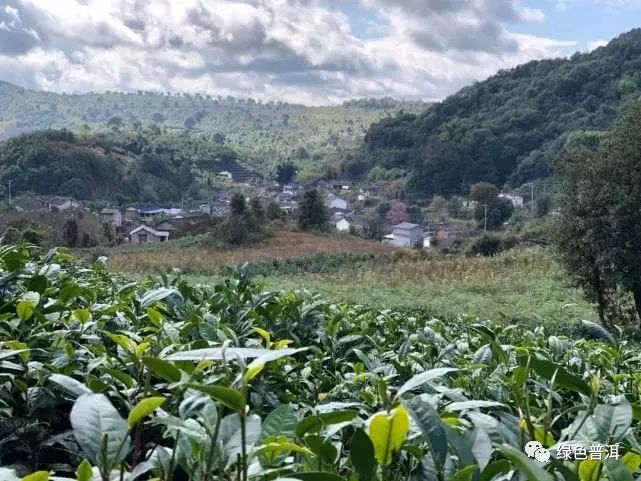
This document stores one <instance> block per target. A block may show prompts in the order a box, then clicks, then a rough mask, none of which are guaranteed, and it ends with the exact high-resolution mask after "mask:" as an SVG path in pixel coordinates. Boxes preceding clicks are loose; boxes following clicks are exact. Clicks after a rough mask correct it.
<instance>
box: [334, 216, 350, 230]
mask: <svg viewBox="0 0 641 481" xmlns="http://www.w3.org/2000/svg"><path fill="white" fill-rule="evenodd" d="M350 227H351V224H350V222H349V221H348V220H347V219H345V218H343V219H341V220H339V221H338V222H336V230H337V231H339V232H349V228H350Z"/></svg>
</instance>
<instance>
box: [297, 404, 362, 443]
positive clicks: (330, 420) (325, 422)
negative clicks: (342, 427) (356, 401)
mask: <svg viewBox="0 0 641 481" xmlns="http://www.w3.org/2000/svg"><path fill="white" fill-rule="evenodd" d="M356 416H358V411H357V410H355V409H343V410H340V411H332V412H328V413H320V414H315V415H312V416H308V417H306V418H304V419H303V420H302V421H301V422H299V423H298V425H297V426H296V436H298V437H299V438H301V437H303V436H304V435H305V434H307V433H313V432H316V433H317V432H319V431H320V429H321V428H322V427H324V426H329V425H332V424H340V423H346V422H349V421H351V420H352V419H354V418H355V417H356Z"/></svg>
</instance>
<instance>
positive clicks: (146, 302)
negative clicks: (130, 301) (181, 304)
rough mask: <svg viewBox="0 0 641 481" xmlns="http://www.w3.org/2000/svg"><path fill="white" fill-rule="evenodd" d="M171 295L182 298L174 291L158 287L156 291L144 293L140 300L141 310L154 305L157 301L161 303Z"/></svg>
mask: <svg viewBox="0 0 641 481" xmlns="http://www.w3.org/2000/svg"><path fill="white" fill-rule="evenodd" d="M172 295H177V296H179V297H182V296H181V295H180V292H178V291H177V290H176V289H169V288H167V287H159V288H158V289H154V290H153V291H149V292H146V293H145V295H144V296H143V297H142V299H141V300H140V306H141V307H142V308H143V309H146V308H147V307H149V306H151V305H152V304H155V303H156V302H158V301H162V300H163V299H166V298H167V297H169V296H172Z"/></svg>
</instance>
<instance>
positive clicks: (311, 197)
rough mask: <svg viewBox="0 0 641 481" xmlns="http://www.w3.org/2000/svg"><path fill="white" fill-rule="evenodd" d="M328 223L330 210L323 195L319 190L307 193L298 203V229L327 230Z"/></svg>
mask: <svg viewBox="0 0 641 481" xmlns="http://www.w3.org/2000/svg"><path fill="white" fill-rule="evenodd" d="M328 222H329V210H328V208H327V206H326V205H325V202H324V200H323V196H322V194H321V193H320V192H319V191H318V190H317V189H311V190H308V191H307V192H305V194H304V195H303V198H302V199H301V201H300V202H299V203H298V227H300V228H301V229H303V230H310V229H317V230H325V229H327V223H328Z"/></svg>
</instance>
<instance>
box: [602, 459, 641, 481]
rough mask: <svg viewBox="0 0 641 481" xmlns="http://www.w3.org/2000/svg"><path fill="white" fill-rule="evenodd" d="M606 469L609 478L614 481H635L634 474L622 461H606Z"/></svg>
mask: <svg viewBox="0 0 641 481" xmlns="http://www.w3.org/2000/svg"><path fill="white" fill-rule="evenodd" d="M605 469H606V471H607V472H608V477H609V478H610V479H611V480H613V481H614V480H616V481H634V478H633V477H632V474H631V473H630V471H628V468H626V467H625V464H623V463H622V462H621V461H617V460H616V459H606V460H605Z"/></svg>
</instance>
